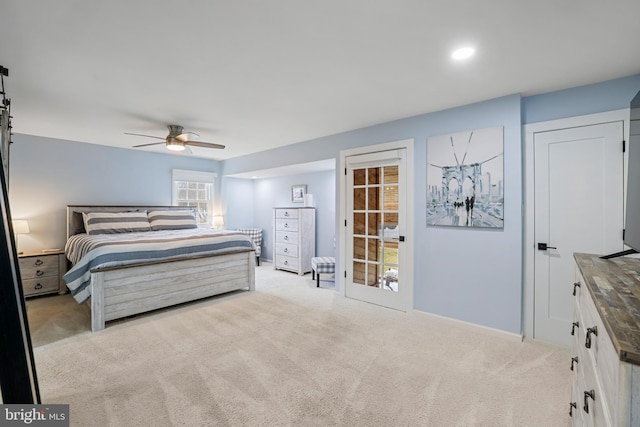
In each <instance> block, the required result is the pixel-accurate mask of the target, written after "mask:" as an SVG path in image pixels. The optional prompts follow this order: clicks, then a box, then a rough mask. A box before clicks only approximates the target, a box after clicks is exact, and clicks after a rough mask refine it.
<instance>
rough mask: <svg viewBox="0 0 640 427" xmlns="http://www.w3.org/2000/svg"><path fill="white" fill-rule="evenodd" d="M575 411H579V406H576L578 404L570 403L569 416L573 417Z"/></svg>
mask: <svg viewBox="0 0 640 427" xmlns="http://www.w3.org/2000/svg"><path fill="white" fill-rule="evenodd" d="M574 409H578V405H576V402H571V403H569V416H570V417H573V410H574Z"/></svg>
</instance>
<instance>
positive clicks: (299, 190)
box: [291, 184, 307, 203]
mask: <svg viewBox="0 0 640 427" xmlns="http://www.w3.org/2000/svg"><path fill="white" fill-rule="evenodd" d="M305 194H307V185H306V184H299V185H292V186H291V201H292V202H296V203H297V202H304V195H305Z"/></svg>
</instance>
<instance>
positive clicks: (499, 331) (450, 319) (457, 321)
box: [413, 309, 524, 341]
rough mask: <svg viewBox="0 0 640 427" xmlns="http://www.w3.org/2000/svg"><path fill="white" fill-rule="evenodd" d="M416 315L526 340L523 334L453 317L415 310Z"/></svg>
mask: <svg viewBox="0 0 640 427" xmlns="http://www.w3.org/2000/svg"><path fill="white" fill-rule="evenodd" d="M413 312H414V313H420V314H424V315H426V316H431V317H434V318H436V319H438V320H442V321H444V322H450V323H453V324H456V325H457V326H462V327H464V328H466V329H475V330H477V329H482V330H483V331H485V332H489V333H492V334H495V335H501V336H504V337H508V338H512V339H514V340H518V341H523V340H524V336H523V335H522V334H516V333H514V332H509V331H504V330H502V329H497V328H492V327H489V326H484V325H479V324H477V323H472V322H467V321H465V320H460V319H454V318H453V317H446V316H441V315H439V314H434V313H429V312H428V311H422V310H416V309H413Z"/></svg>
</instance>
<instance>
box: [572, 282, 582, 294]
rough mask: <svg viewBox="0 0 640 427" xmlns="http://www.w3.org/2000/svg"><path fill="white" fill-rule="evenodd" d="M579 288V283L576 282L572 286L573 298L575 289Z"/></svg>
mask: <svg viewBox="0 0 640 427" xmlns="http://www.w3.org/2000/svg"><path fill="white" fill-rule="evenodd" d="M579 287H580V282H576V283H574V284H573V296H574V297H575V296H576V288H579Z"/></svg>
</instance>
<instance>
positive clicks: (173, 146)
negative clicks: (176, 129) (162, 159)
mask: <svg viewBox="0 0 640 427" xmlns="http://www.w3.org/2000/svg"><path fill="white" fill-rule="evenodd" d="M167 149H169V150H172V151H184V149H185V146H184V141H180V140H179V139H176V138H167Z"/></svg>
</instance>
